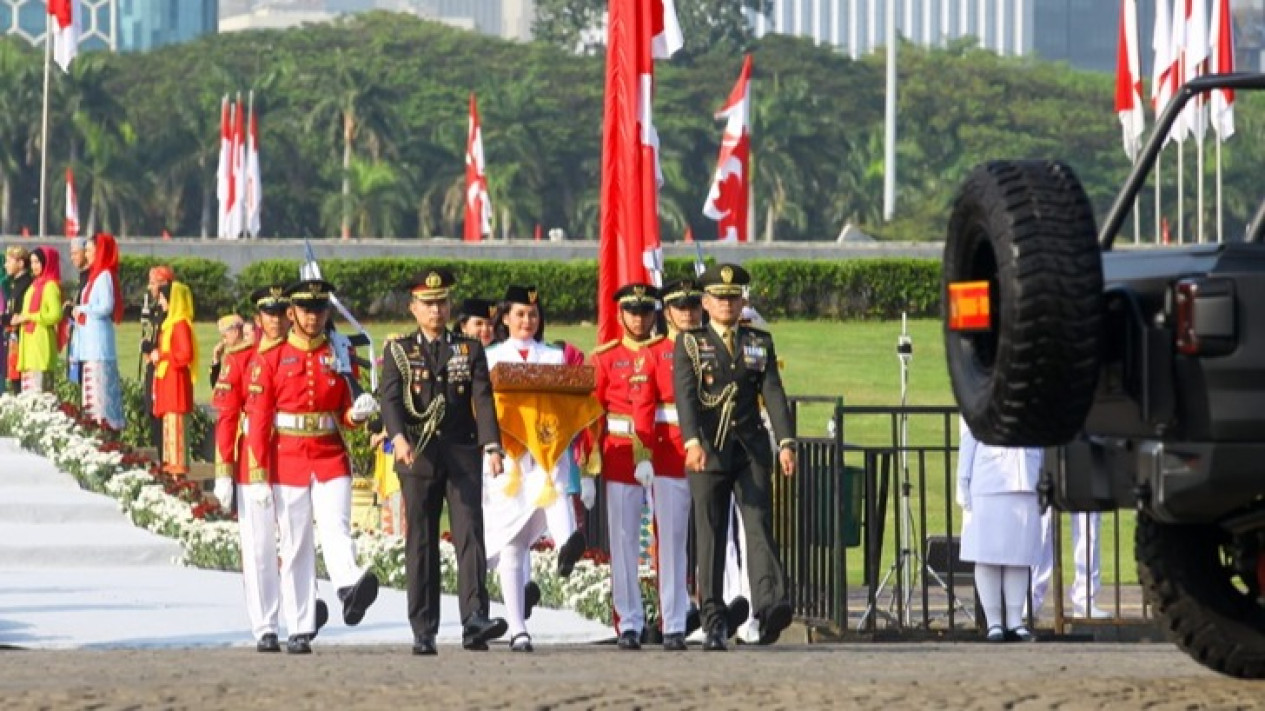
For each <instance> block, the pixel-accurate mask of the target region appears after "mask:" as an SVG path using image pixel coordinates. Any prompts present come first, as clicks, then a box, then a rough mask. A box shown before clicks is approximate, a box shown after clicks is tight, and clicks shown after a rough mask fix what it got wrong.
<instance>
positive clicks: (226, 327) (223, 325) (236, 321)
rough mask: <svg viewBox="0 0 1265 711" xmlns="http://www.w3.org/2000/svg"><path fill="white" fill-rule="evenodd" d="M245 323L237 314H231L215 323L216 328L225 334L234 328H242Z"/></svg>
mask: <svg viewBox="0 0 1265 711" xmlns="http://www.w3.org/2000/svg"><path fill="white" fill-rule="evenodd" d="M245 323H246V322H245V321H243V320H242V317H241V316H238V315H237V314H229V315H227V316H221V317H220V318H219V320H218V321H216V322H215V328H216V330H218V331H219V332H220V333H224V332H226V331H231V330H232V329H234V328H241V327H242V326H243V325H245Z"/></svg>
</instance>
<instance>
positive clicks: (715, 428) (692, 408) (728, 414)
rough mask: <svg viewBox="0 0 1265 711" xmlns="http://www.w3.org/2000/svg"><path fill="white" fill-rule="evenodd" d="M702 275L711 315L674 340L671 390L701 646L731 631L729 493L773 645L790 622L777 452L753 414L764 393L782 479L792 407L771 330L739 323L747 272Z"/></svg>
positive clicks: (732, 269)
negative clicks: (777, 502)
mask: <svg viewBox="0 0 1265 711" xmlns="http://www.w3.org/2000/svg"><path fill="white" fill-rule="evenodd" d="M699 282H700V284H701V285H702V287H703V294H704V295H703V308H704V309H706V310H707V313H708V315H709V316H710V317H711V320H710V323H708V324H707V325H705V326H703V327H701V328H697V329H693V330H690V331H686V332H685V333H682V334H681V336H680V337H679V338H678V339H677V342H676V350H675V352H674V353H673V369H674V374H673V378H674V380H673V390H674V391H675V395H676V406H677V412H678V415H679V417H680V421H681V437H682V439H684V440H685V469H686V472H687V473H688V476H689V480H690V495H691V498H692V499H693V501H694V523H695V526H696V532H697V535H696V536H695V538H696V550H695V552H696V554H697V558H698V591H699V592H698V594H699V599H700V601H701V602H702V608H703V610H702V611H703V626H704V629H706V630H707V638H706V641H705V642H704V645H703V648H704V649H706V650H724V649H725V640H726V638H727V637H728V632H729V631H728V630H727V629H726V627H727V623H726V609H725V603H724V596H723V588H724V585H723V583H724V569H725V541H726V535H727V534H728V532H729V502H730V496H731V494H736V496H737V501H738V506H739V507H740V508H741V510H742V518H743V521H745V522H746V524H747V526H746V529H747V551H748V558H749V560H748V561H747V564H748V565H747V571H748V574H749V575H750V577H751V594H752V598H753V599H752V601H751V602H752V607H753V608H754V609H755V617H756V619H757V620H759V623H760V644H772V643H774V642H776V641H777V638H778V636H779V635H781V633H782V630H784V629H786V626H787V625H789V624H790V622H791V612H792V610H791V606H790V603H789V602H788V601H787V593H786V574H785V573H784V572H783V570H782V563H781V561H780V560H778V554H777V546H776V544H775V543H774V541H773V531H772V513H771V508H772V496H771V486H772V479H771V477H772V471H771V470H772V467H773V466H774V453H773V452H772V451H771V449H772V448H771V446H770V442H769V434H768V431H767V430H766V429H765V427H764V423H763V421H762V420H761V417H760V405H761V400H763V404H764V407H766V408H767V409H768V413H769V420H770V422H772V424H773V432H774V434H775V435H776V436H777V442H778V452H777V457H776V460H777V462H778V464H780V466H781V469H782V471H783V472H784V473H785V474H786V475H787V476H790V475H791V474H792V473H794V470H795V452H794V445H795V440H794V432H793V430H792V428H791V416H790V410H789V408H788V407H787V404H786V392H785V391H784V390H783V389H782V378H781V376H780V375H779V374H778V368H777V354H776V352H775V351H774V349H773V336H771V335H770V334H769V333H768V332H767V331H762V330H760V329H757V328H753V327H751V326H744V325H741V324H739V317H740V316H741V314H742V306H743V301H744V298H743V292H744V287H746V286H747V285H748V284H749V283H750V282H751V276H750V275H749V274H748V273H747V271H746V270H745V269H743V268H742V267H740V266H737V265H733V264H718V265H715V266H713V267H712V268H710V269H708V270H707V271H705V272H703V274H702V275H701V276H700V278H699Z"/></svg>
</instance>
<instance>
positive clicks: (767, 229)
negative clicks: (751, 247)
mask: <svg viewBox="0 0 1265 711" xmlns="http://www.w3.org/2000/svg"><path fill="white" fill-rule="evenodd" d="M775 217H776V213H774V212H773V201H772V200H770V201H769V205H768V207H766V208H764V241H765V242H772V241H773V223H774V222H775V219H774V218H775Z"/></svg>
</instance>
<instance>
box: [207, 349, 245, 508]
mask: <svg viewBox="0 0 1265 711" xmlns="http://www.w3.org/2000/svg"><path fill="white" fill-rule="evenodd" d="M254 357H255V349H254V348H253V347H251V345H250V344H245V345H243V346H242V347H241V348H238V349H237V350H234V351H229V352H228V353H226V354H224V359H223V362H222V363H220V377H219V380H217V381H216V382H215V390H214V391H213V392H212V393H211V406H212V407H214V408H215V413H216V414H215V449H216V451H217V452H218V453H219V455H220V456H219V461H218V462H217V463H216V465H215V470H216V471H215V475H216V476H232V477H233V478H234V479H236V480H237V481H238V482H239V483H242V484H246V483H249V481H248V479H247V476H246V475H247V474H248V473H249V472H248V471H247V470H246V467H244V466H242V462H243V461H244V460H245V459H247V457H245V456H241V457H239V456H238V454H239V452H240V453H241V454H242V455H244V454H245V452H244V451H243V450H244V448H245V446H246V445H245V437H244V435H243V433H242V429H241V424H242V415H243V414H244V412H245V410H246V374H247V372H248V370H249V368H250V362H251V360H252V359H254Z"/></svg>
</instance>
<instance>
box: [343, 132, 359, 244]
mask: <svg viewBox="0 0 1265 711" xmlns="http://www.w3.org/2000/svg"><path fill="white" fill-rule="evenodd" d="M355 126H356V119H355V117H354V116H352V114H351V112H350V111H348V112H345V113H344V114H343V224H342V237H343V239H350V238H351V137H352V135H353V134H354V133H355Z"/></svg>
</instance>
